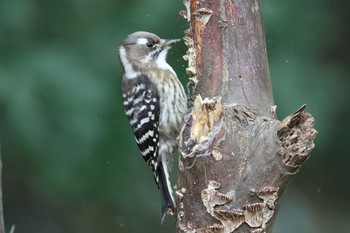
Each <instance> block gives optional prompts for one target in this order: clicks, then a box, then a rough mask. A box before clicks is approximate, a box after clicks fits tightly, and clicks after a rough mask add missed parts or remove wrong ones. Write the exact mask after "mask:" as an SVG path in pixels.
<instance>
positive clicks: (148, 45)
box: [146, 42, 154, 48]
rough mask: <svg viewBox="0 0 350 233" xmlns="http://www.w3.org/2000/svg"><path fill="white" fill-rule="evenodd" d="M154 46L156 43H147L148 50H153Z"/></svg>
mask: <svg viewBox="0 0 350 233" xmlns="http://www.w3.org/2000/svg"><path fill="white" fill-rule="evenodd" d="M153 45H154V43H152V42H147V44H146V46H147V47H148V48H152V47H153Z"/></svg>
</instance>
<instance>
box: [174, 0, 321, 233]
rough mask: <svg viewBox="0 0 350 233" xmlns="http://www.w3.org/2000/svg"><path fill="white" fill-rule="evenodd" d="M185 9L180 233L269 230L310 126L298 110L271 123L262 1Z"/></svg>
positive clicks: (308, 141) (308, 143) (229, 0)
mask: <svg viewBox="0 0 350 233" xmlns="http://www.w3.org/2000/svg"><path fill="white" fill-rule="evenodd" d="M185 6H186V10H187V11H186V12H181V14H182V15H183V16H184V17H185V18H186V19H187V20H188V22H189V24H190V29H189V30H187V31H186V32H185V38H184V40H185V42H186V44H187V46H188V52H187V54H186V56H185V59H187V60H188V63H189V66H188V68H187V73H188V74H189V76H190V79H191V80H192V81H193V83H194V86H195V88H194V99H195V100H194V103H193V109H192V112H191V113H190V115H189V116H188V118H187V119H186V124H185V125H184V126H183V128H182V131H181V134H180V156H179V180H178V184H177V188H176V203H177V216H176V218H177V219H176V221H177V232H225V233H228V232H255V233H257V232H271V229H272V226H273V223H274V219H275V217H276V214H277V211H278V208H279V205H280V200H281V196H282V194H283V193H284V191H285V189H286V187H287V185H288V182H289V180H290V179H291V177H292V176H293V175H294V174H296V173H297V171H298V170H299V168H300V166H301V165H302V164H303V162H304V161H305V160H306V159H307V158H308V157H309V154H310V152H311V150H312V148H313V147H314V143H313V139H314V138H315V137H316V135H317V132H316V130H315V129H314V128H313V123H314V119H313V118H312V116H311V115H310V114H308V113H305V112H304V109H305V106H302V107H301V108H300V109H299V110H298V111H297V112H295V113H293V114H291V115H290V116H288V117H287V118H285V119H284V120H283V121H278V120H277V119H275V106H274V103H273V98H272V89H271V83H270V77H269V71H268V62H267V55H266V49H265V38H264V32H263V27H262V25H263V24H262V16H261V3H260V1H259V0H219V1H218V0H212V1H209V0H203V1H195V0H188V1H185Z"/></svg>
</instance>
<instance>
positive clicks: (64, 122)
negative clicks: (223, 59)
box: [0, 0, 350, 233]
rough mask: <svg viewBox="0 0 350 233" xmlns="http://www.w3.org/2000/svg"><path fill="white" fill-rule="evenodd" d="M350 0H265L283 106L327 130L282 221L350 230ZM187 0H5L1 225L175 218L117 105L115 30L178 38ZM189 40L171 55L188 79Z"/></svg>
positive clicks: (125, 223) (140, 228) (119, 227)
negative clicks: (164, 211)
mask: <svg viewBox="0 0 350 233" xmlns="http://www.w3.org/2000/svg"><path fill="white" fill-rule="evenodd" d="M348 2H349V1H345V0H344V1H340V0H321V1H320V0H295V1H287V0H263V14H264V23H265V32H266V41H267V49H268V56H269V63H270V71H271V79H272V83H273V90H274V97H275V102H276V104H277V106H278V108H277V109H278V116H279V118H283V117H285V116H286V115H288V114H289V113H291V112H293V111H295V110H296V109H297V108H298V107H300V106H301V105H302V104H304V103H306V104H307V105H308V108H307V110H308V112H310V113H312V114H313V116H314V117H315V118H316V128H317V130H318V131H319V136H318V137H317V139H316V148H315V150H314V151H313V153H312V156H311V158H310V159H309V160H308V161H307V162H306V164H305V165H304V166H303V168H302V169H301V171H300V172H299V174H298V175H297V176H296V177H295V178H294V179H293V181H292V183H291V184H290V187H289V189H288V191H287V193H286V195H285V196H284V198H283V203H282V206H281V209H280V213H279V215H278V217H277V220H276V225H275V231H274V232H284V233H292V232H293V233H294V232H299V233H310V232H311V233H312V232H317V233H329V232H350V221H349V220H350V212H349V208H350V201H349V195H350V175H349V164H350V149H349V145H348V143H350V136H349V132H350V127H349V123H348V117H349V114H350V108H349V101H350V90H349V83H350V79H349V78H350V62H349V61H350V43H349V41H350V30H349V28H348V24H349V20H350V17H349V15H350V14H349V8H348V5H349V3H348ZM182 9H184V6H183V4H182V1H181V0H173V1H159V0H147V1H146V0H142V1H140V0H138V1H136V0H129V1H122V0H114V1H112V0H85V1H82V0H61V1H50V0H27V1H24V0H1V1H0V127H1V128H0V130H1V132H0V134H1V152H2V160H3V195H4V212H5V222H6V227H7V230H8V231H9V229H10V227H11V225H12V224H15V225H16V230H15V233H77V232H84V233H93V232H94V233H96V232H104V233H108V232H120V233H123V232H125V233H132V232H175V230H174V220H173V219H172V218H169V217H168V218H166V220H165V223H164V224H163V225H162V226H160V212H159V211H160V197H159V192H158V191H157V189H156V188H155V185H154V183H153V178H152V175H151V173H150V171H149V168H148V167H146V166H145V164H144V161H143V160H142V159H141V156H140V155H139V152H138V150H137V147H136V145H135V143H134V138H133V136H132V133H131V130H130V128H129V125H128V122H127V120H126V117H125V116H124V113H123V107H122V100H121V87H120V84H121V72H122V71H121V66H120V65H119V61H118V56H117V46H118V44H119V43H120V42H121V41H122V40H123V39H124V38H125V37H126V36H127V35H128V34H130V33H132V32H134V31H137V30H147V31H152V32H155V33H156V34H158V35H160V36H162V37H164V38H181V37H182V36H183V31H184V30H185V29H186V28H187V27H188V26H187V23H186V22H185V20H183V19H182V18H181V17H180V16H179V14H178V12H179V11H180V10H182ZM185 49H186V48H185V45H184V44H183V43H180V44H178V45H176V46H175V48H174V49H172V50H171V52H170V55H169V59H168V60H169V63H170V64H171V65H172V66H173V67H174V68H175V70H176V71H177V73H178V76H179V77H180V79H181V80H182V81H183V83H186V82H187V78H186V74H185V71H184V70H185V66H186V63H185V62H184V61H183V60H182V55H183V54H184V53H185Z"/></svg>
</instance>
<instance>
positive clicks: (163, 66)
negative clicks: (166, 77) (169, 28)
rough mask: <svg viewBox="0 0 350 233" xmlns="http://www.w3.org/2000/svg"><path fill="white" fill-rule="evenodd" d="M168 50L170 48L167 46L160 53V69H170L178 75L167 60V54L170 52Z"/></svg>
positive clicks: (157, 62)
mask: <svg viewBox="0 0 350 233" xmlns="http://www.w3.org/2000/svg"><path fill="white" fill-rule="evenodd" d="M168 50H169V48H165V49H164V50H163V51H162V52H160V53H159V55H158V58H157V60H156V64H157V66H158V67H159V68H160V69H163V70H170V71H171V72H172V73H173V74H174V75H175V76H176V73H175V71H174V69H173V68H172V67H171V66H170V65H169V64H168V63H167V62H166V55H167V53H168Z"/></svg>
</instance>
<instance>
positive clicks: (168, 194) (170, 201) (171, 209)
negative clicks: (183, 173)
mask: <svg viewBox="0 0 350 233" xmlns="http://www.w3.org/2000/svg"><path fill="white" fill-rule="evenodd" d="M157 170H158V177H159V182H158V187H159V190H160V194H161V198H162V220H161V223H163V220H164V218H165V215H166V214H170V215H173V214H174V213H175V202H174V197H173V191H172V189H171V184H170V180H169V173H168V169H167V167H166V165H165V164H163V163H162V162H161V161H160V162H159V166H158V169H157Z"/></svg>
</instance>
